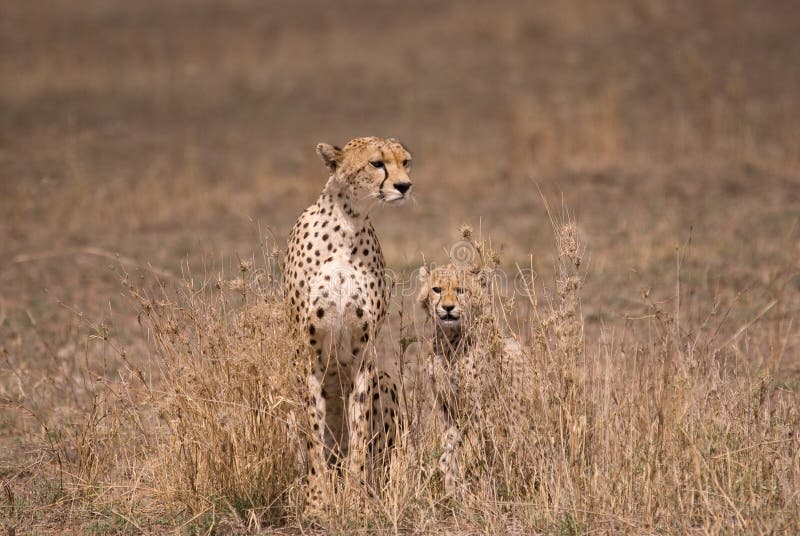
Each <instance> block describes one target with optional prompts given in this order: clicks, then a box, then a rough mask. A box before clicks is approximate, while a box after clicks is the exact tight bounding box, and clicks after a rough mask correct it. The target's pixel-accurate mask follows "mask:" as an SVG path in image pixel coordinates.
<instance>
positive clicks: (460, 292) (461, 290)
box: [456, 287, 464, 294]
mask: <svg viewBox="0 0 800 536" xmlns="http://www.w3.org/2000/svg"><path fill="white" fill-rule="evenodd" d="M463 293H464V288H463V287H456V294H463Z"/></svg>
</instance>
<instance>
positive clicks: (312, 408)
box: [305, 368, 329, 516]
mask: <svg viewBox="0 0 800 536" xmlns="http://www.w3.org/2000/svg"><path fill="white" fill-rule="evenodd" d="M322 379H323V375H322V372H321V371H320V369H319V368H317V369H316V370H315V371H314V372H312V373H311V374H309V375H308V406H307V409H308V422H309V424H310V425H311V428H312V430H311V434H309V437H308V441H307V443H306V458H307V459H306V464H307V465H308V483H307V487H306V505H305V510H306V514H307V515H311V516H316V515H319V514H321V513H322V511H323V510H324V504H325V495H326V493H325V490H326V489H327V487H328V484H329V483H328V481H327V477H328V466H327V461H326V459H325V410H326V403H325V398H324V397H323V396H322Z"/></svg>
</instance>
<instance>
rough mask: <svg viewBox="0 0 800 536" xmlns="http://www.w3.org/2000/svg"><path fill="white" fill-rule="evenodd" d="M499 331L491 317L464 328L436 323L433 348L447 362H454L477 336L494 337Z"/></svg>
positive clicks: (467, 351)
mask: <svg viewBox="0 0 800 536" xmlns="http://www.w3.org/2000/svg"><path fill="white" fill-rule="evenodd" d="M499 333H500V330H499V328H498V326H497V324H496V323H495V322H493V321H492V319H491V318H482V319H480V320H478V321H477V322H475V323H474V324H472V325H470V326H468V327H466V328H465V327H462V326H458V327H454V328H445V327H442V326H439V325H437V326H436V330H435V334H434V338H433V349H434V352H435V354H436V355H437V356H440V357H442V358H444V359H445V360H447V361H448V362H454V361H457V360H458V359H459V358H460V357H461V356H463V355H465V354H467V353H469V352H470V351H471V350H472V348H473V346H474V345H475V342H476V340H478V339H479V338H480V339H483V338H488V339H495V338H496V337H497V336H498V335H499ZM489 342H490V341H489Z"/></svg>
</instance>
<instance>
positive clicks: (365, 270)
mask: <svg viewBox="0 0 800 536" xmlns="http://www.w3.org/2000/svg"><path fill="white" fill-rule="evenodd" d="M317 153H318V154H319V155H320V157H321V158H322V160H323V162H324V163H325V165H326V167H327V168H328V170H329V171H330V178H329V179H328V182H327V184H326V185H325V188H324V190H323V191H322V194H321V195H320V197H319V198H318V199H317V201H316V203H314V204H313V205H311V206H310V207H308V208H307V209H306V210H305V212H303V214H302V215H301V216H300V217H299V219H298V220H297V222H296V223H295V225H294V227H293V228H292V231H291V234H290V235H289V244H288V248H287V256H286V266H285V270H284V291H285V301H286V305H287V308H288V312H289V314H290V317H291V320H292V324H293V326H294V328H295V330H296V332H297V333H298V334H300V336H301V337H302V339H304V344H303V345H302V346H301V347H300V348H298V358H301V359H302V358H305V359H308V360H310V363H311V364H312V367H311V371H310V373H309V374H308V376H307V378H306V388H307V390H308V418H309V422H310V423H311V427H312V429H313V434H312V436H311V438H310V439H309V441H308V444H307V463H308V487H307V492H306V499H307V502H306V508H307V509H308V510H312V511H315V510H318V509H319V508H321V505H322V504H323V502H324V499H325V497H324V496H325V490H326V489H327V488H326V485H327V484H326V483H327V482H328V481H329V480H328V478H329V476H330V474H331V473H330V469H331V467H333V466H336V467H339V468H344V469H346V470H347V473H348V474H350V475H354V476H356V477H357V478H358V479H359V480H360V481H361V482H363V481H365V480H366V479H367V477H368V476H369V475H368V472H369V470H370V466H371V462H370V459H369V458H370V456H369V455H370V454H372V455H373V457H374V456H379V457H380V456H382V455H384V454H385V450H386V449H387V448H389V447H390V446H391V445H392V444H393V442H394V437H393V435H392V434H393V432H394V430H395V421H396V419H397V416H398V414H397V387H396V385H395V383H394V382H393V381H392V380H391V378H390V377H388V375H387V374H386V373H385V372H383V371H378V370H376V368H375V359H374V348H373V347H372V346H371V345H372V343H373V341H374V340H375V337H376V336H377V334H378V332H379V330H380V327H381V325H382V323H383V320H384V318H385V316H386V311H387V309H388V306H389V287H388V284H387V282H386V278H385V263H384V258H383V252H382V251H381V246H380V243H379V242H378V237H377V236H376V234H375V230H374V229H373V227H372V224H371V223H370V220H369V214H370V212H371V211H372V210H373V209H374V208H376V207H377V206H380V205H399V204H402V203H403V202H404V201H405V200H406V199H407V198H408V195H409V193H410V189H411V180H410V178H409V170H410V161H411V155H410V153H409V152H408V151H407V150H406V149H405V148H404V147H403V145H402V144H400V143H399V142H398V141H396V140H393V139H382V138H375V137H370V138H357V139H354V140H352V141H350V142H349V143H348V144H347V145H345V146H344V148H343V149H340V148H338V147H335V146H333V145H329V144H324V143H321V144H319V145H318V146H317ZM376 412H379V413H380V416H379V417H378V416H376V415H375V413H376ZM384 421H385V422H384ZM383 430H386V434H383V435H381V441H376V440H374V439H373V436H375V435H376V434H377V433H378V432H379V431H383ZM344 460H347V462H348V463H347V464H342V463H341V462H343V461H344Z"/></svg>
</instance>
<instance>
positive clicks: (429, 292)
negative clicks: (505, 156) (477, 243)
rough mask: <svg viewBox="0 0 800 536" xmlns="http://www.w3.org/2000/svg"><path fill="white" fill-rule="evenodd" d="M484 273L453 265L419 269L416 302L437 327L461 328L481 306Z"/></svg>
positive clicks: (451, 329) (450, 329) (447, 328)
mask: <svg viewBox="0 0 800 536" xmlns="http://www.w3.org/2000/svg"><path fill="white" fill-rule="evenodd" d="M483 279H484V277H483V274H482V273H481V271H480V270H478V269H475V268H472V267H469V266H460V265H454V264H448V265H447V266H437V267H435V268H433V269H432V270H430V271H429V270H428V269H426V268H425V267H424V266H423V267H421V268H420V269H419V280H420V283H421V288H420V292H419V295H418V297H417V300H418V301H419V303H420V305H421V306H422V308H423V309H425V310H426V311H427V312H428V314H430V316H431V317H432V318H433V320H434V322H435V323H436V325H437V326H439V327H440V328H443V329H446V330H448V331H455V330H460V329H462V328H463V327H464V326H465V325H466V323H467V322H469V321H470V320H472V318H473V317H474V316H475V313H476V310H477V308H479V307H480V306H481V305H482V303H483V298H484V290H483Z"/></svg>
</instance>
